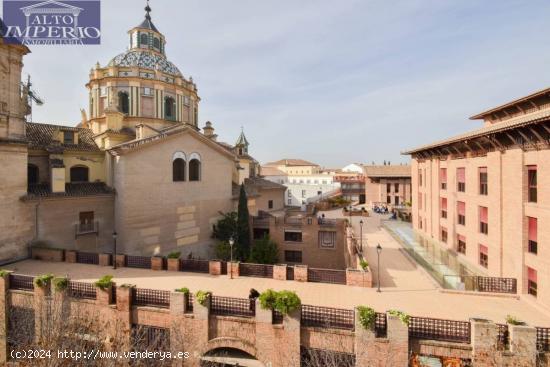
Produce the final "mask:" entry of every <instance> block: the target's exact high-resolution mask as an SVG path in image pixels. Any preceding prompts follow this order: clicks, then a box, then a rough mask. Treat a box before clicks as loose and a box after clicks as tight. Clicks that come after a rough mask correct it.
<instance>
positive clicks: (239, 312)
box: [210, 296, 256, 317]
mask: <svg viewBox="0 0 550 367" xmlns="http://www.w3.org/2000/svg"><path fill="white" fill-rule="evenodd" d="M210 312H211V313H212V315H218V316H240V317H254V316H255V315H256V301H255V300H251V299H248V298H233V297H220V296H212V303H211V306H210Z"/></svg>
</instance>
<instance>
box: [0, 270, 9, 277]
mask: <svg viewBox="0 0 550 367" xmlns="http://www.w3.org/2000/svg"><path fill="white" fill-rule="evenodd" d="M9 273H10V272H9V270H6V269H2V270H0V277H2V278H3V277H5V276H6V275H8V274H9Z"/></svg>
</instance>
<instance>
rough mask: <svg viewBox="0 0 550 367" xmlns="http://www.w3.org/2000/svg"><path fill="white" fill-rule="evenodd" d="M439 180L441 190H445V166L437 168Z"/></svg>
mask: <svg viewBox="0 0 550 367" xmlns="http://www.w3.org/2000/svg"><path fill="white" fill-rule="evenodd" d="M439 182H440V183H441V190H447V168H440V169H439Z"/></svg>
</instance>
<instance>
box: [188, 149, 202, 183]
mask: <svg viewBox="0 0 550 367" xmlns="http://www.w3.org/2000/svg"><path fill="white" fill-rule="evenodd" d="M200 180H201V156H200V155H199V154H198V153H193V154H191V156H190V157H189V181H200Z"/></svg>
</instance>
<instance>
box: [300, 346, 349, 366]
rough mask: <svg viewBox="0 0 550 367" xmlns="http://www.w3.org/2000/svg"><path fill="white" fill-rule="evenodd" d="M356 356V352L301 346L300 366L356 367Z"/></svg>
mask: <svg viewBox="0 0 550 367" xmlns="http://www.w3.org/2000/svg"><path fill="white" fill-rule="evenodd" d="M355 358H356V357H355V354H353V353H343V352H335V351H332V350H326V349H316V348H307V347H304V346H301V347H300V366H338V367H355V366H356V359H355Z"/></svg>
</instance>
